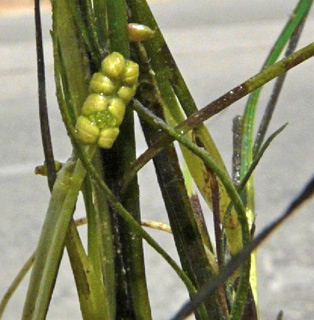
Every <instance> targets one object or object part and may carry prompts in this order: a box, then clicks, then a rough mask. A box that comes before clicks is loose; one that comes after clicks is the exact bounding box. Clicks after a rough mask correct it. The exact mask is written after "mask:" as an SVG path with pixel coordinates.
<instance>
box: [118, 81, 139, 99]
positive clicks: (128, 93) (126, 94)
mask: <svg viewBox="0 0 314 320" xmlns="http://www.w3.org/2000/svg"><path fill="white" fill-rule="evenodd" d="M135 92H136V85H134V86H133V87H127V86H122V87H120V89H119V91H118V96H119V97H120V98H121V99H122V100H123V101H124V102H125V103H126V104H127V103H129V102H130V101H131V99H132V98H133V97H134V94H135Z"/></svg>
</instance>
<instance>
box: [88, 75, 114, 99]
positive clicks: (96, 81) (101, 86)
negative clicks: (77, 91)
mask: <svg viewBox="0 0 314 320" xmlns="http://www.w3.org/2000/svg"><path fill="white" fill-rule="evenodd" d="M118 87H119V84H118V83H116V82H114V81H112V80H110V78H108V77H107V76H105V75H103V74H102V73H101V72H97V73H94V75H93V77H92V79H91V81H90V84H89V92H90V93H100V94H104V95H106V96H107V95H111V94H114V93H115V92H116V91H117V89H118Z"/></svg>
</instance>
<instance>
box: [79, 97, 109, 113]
mask: <svg viewBox="0 0 314 320" xmlns="http://www.w3.org/2000/svg"><path fill="white" fill-rule="evenodd" d="M108 100H109V99H108V98H107V97H106V96H104V95H102V94H98V93H92V94H90V95H89V96H88V97H87V98H86V100H85V102H84V104H83V107H82V114H84V115H85V116H89V115H90V114H92V113H95V112H100V111H104V110H106V109H107V107H108V104H109V101H108Z"/></svg>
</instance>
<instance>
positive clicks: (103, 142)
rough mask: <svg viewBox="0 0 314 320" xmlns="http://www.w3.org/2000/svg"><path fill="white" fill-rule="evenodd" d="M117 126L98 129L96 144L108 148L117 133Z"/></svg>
mask: <svg viewBox="0 0 314 320" xmlns="http://www.w3.org/2000/svg"><path fill="white" fill-rule="evenodd" d="M119 132H120V131H119V128H117V127H115V128H108V129H102V130H101V131H100V135H99V140H98V146H99V147H101V148H104V149H110V148H111V147H112V145H113V144H114V142H115V140H116V139H117V136H118V134H119Z"/></svg>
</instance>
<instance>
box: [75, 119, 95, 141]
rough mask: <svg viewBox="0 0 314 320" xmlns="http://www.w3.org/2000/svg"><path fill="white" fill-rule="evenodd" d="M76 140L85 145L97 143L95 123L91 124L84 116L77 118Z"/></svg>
mask: <svg viewBox="0 0 314 320" xmlns="http://www.w3.org/2000/svg"><path fill="white" fill-rule="evenodd" d="M76 129H77V138H78V139H79V140H80V141H81V142H83V143H87V144H94V143H96V142H97V139H98V136H99V128H98V127H97V126H96V124H95V123H93V122H91V121H90V120H89V119H88V118H86V117H85V116H82V115H81V116H79V117H78V119H77V122H76Z"/></svg>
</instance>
